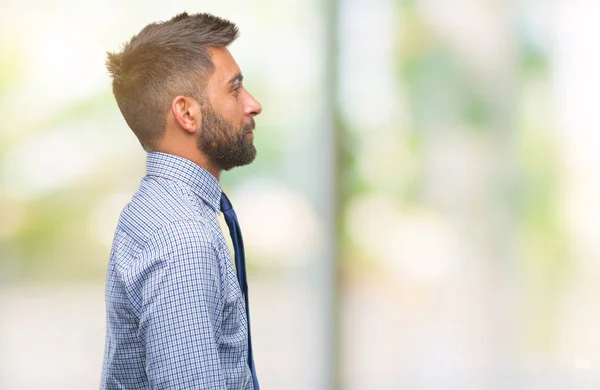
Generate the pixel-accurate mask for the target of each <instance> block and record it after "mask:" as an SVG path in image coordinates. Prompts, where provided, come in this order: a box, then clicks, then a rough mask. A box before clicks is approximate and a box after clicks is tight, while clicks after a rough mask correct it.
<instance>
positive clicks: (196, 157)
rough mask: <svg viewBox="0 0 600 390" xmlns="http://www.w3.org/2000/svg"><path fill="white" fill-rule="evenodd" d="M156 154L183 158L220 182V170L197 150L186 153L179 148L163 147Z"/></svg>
mask: <svg viewBox="0 0 600 390" xmlns="http://www.w3.org/2000/svg"><path fill="white" fill-rule="evenodd" d="M157 152H162V153H168V154H172V155H174V156H178V157H182V158H185V159H186V160H190V161H191V162H193V163H196V164H198V165H199V166H201V167H202V168H204V169H206V171H207V172H208V173H210V174H211V175H213V176H214V177H215V178H216V179H217V181H220V180H221V169H220V168H219V167H217V166H216V165H215V164H213V163H212V161H210V159H209V158H208V157H206V156H205V155H204V154H203V153H201V152H199V151H198V150H196V151H186V150H182V149H180V148H177V149H175V148H169V147H165V146H163V147H161V148H160V149H159V150H157Z"/></svg>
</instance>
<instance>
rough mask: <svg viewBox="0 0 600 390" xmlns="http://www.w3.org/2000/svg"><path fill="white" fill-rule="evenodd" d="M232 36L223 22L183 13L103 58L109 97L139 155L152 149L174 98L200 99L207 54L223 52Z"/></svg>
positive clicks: (235, 30) (232, 26)
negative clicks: (216, 50)
mask: <svg viewBox="0 0 600 390" xmlns="http://www.w3.org/2000/svg"><path fill="white" fill-rule="evenodd" d="M237 36H238V28H237V26H236V25H235V24H233V23H232V22H230V21H228V20H225V19H222V18H219V17H217V16H214V15H211V14H207V13H199V14H193V15H188V14H187V13H186V12H184V13H181V14H179V15H177V16H175V17H173V18H172V19H170V20H168V21H166V22H161V23H152V24H149V25H147V26H146V27H144V29H142V31H140V32H139V33H138V34H137V35H134V36H133V37H132V38H131V40H129V42H127V43H125V44H124V45H123V46H122V48H121V52H119V53H107V54H108V59H107V61H106V67H107V68H108V71H109V72H110V74H111V76H112V89H113V94H114V96H115V99H116V101H117V104H118V106H119V109H120V110H121V113H122V114H123V117H124V118H125V121H126V122H127V124H128V125H129V127H130V128H131V130H133V132H134V134H135V135H136V136H137V138H138V140H139V141H140V144H141V145H142V147H143V148H144V149H145V150H148V151H149V150H155V149H156V148H157V147H158V143H159V142H160V140H161V139H162V137H163V134H164V131H165V120H166V113H167V112H168V110H169V107H170V106H171V102H172V100H173V98H175V96H177V95H185V96H190V97H193V98H196V99H202V98H203V96H204V88H205V87H206V83H207V80H208V77H210V75H211V74H212V72H213V70H214V65H213V62H212V58H211V55H210V52H209V50H208V48H209V47H226V46H228V45H229V44H230V43H231V42H233V41H234V40H235V39H236V38H237Z"/></svg>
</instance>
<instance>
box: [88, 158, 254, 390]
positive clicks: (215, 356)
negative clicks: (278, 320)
mask: <svg viewBox="0 0 600 390" xmlns="http://www.w3.org/2000/svg"><path fill="white" fill-rule="evenodd" d="M220 198H221V186H220V185H219V182H218V181H217V179H216V178H215V177H213V176H212V175H211V174H209V173H208V172H207V171H206V170H204V169H203V168H201V167H200V166H198V165H196V164H195V163H193V162H191V161H188V160H186V159H183V158H180V157H176V156H173V155H169V154H164V153H157V152H151V153H148V160H147V175H146V177H144V178H143V180H142V182H141V185H140V188H139V190H138V192H137V193H136V194H135V195H134V196H133V199H132V200H131V202H130V203H129V204H127V206H125V208H124V209H123V211H122V213H121V217H120V219H119V223H118V226H117V230H116V233H115V237H114V242H113V246H112V250H111V255H110V262H109V265H108V273H107V279H106V321H107V323H106V347H105V352H104V365H103V369H102V381H101V385H100V388H101V389H126V390H130V389H173V390H175V389H177V390H179V389H210V390H216V389H235V390H239V389H252V374H251V372H250V369H249V367H248V340H247V338H248V331H247V329H248V328H247V322H246V313H245V309H244V301H243V297H242V293H241V291H240V286H239V284H238V281H237V279H236V275H235V270H234V266H233V263H232V261H231V256H230V253H229V249H228V248H227V244H226V241H225V238H224V236H223V232H222V231H221V228H220V225H219V222H218V219H217V215H218V213H219V202H220Z"/></svg>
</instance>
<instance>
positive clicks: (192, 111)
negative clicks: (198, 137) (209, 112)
mask: <svg viewBox="0 0 600 390" xmlns="http://www.w3.org/2000/svg"><path fill="white" fill-rule="evenodd" d="M171 112H172V113H173V117H174V118H175V120H176V121H177V123H178V124H179V126H181V128H182V129H184V130H185V131H187V132H189V133H195V132H196V131H198V129H199V128H200V124H201V123H202V111H201V110H200V104H199V103H198V102H197V101H196V99H192V98H189V97H187V96H181V95H179V96H175V98H174V99H173V101H172V102H171Z"/></svg>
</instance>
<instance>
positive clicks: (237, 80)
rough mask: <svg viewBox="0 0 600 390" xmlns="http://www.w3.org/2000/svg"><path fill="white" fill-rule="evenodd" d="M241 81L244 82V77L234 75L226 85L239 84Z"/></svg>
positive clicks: (237, 74) (238, 74)
mask: <svg viewBox="0 0 600 390" xmlns="http://www.w3.org/2000/svg"><path fill="white" fill-rule="evenodd" d="M242 80H244V76H242V74H241V73H236V74H235V75H234V76H233V77H232V78H231V79H229V81H228V82H227V84H240V83H241V82H242Z"/></svg>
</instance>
